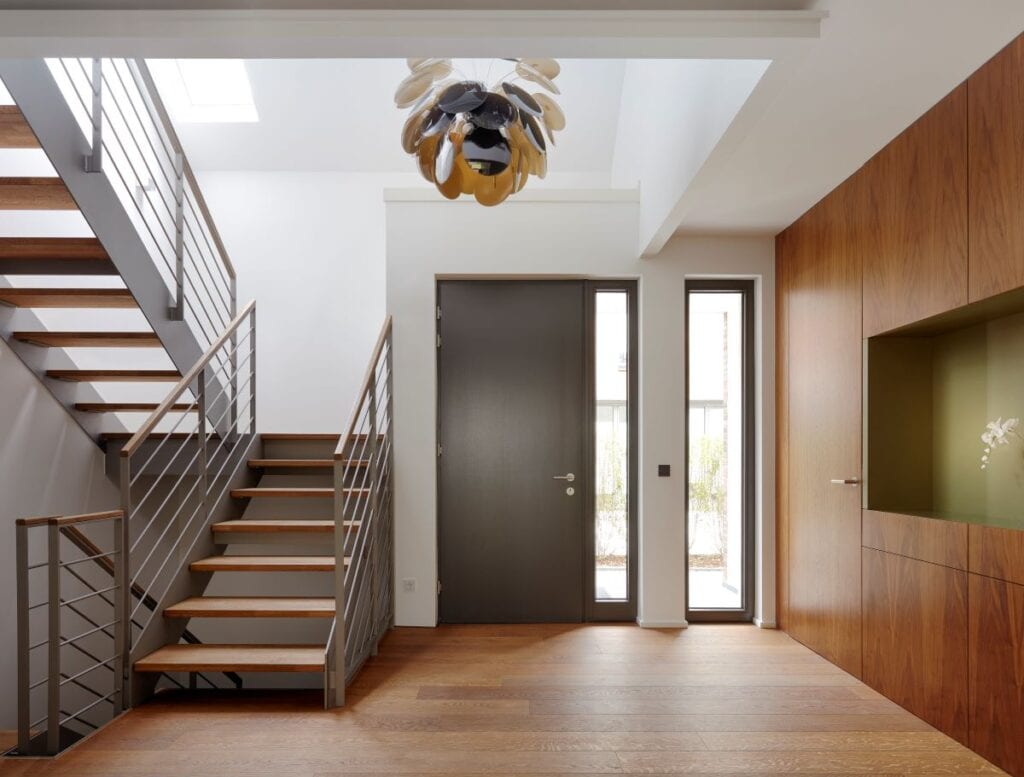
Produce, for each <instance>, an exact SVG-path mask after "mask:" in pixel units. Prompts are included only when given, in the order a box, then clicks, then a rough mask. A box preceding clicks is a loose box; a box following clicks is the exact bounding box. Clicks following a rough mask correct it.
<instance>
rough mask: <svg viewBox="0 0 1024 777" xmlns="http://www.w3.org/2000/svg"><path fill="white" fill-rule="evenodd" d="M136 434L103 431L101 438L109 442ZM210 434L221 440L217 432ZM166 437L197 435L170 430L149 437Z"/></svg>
mask: <svg viewBox="0 0 1024 777" xmlns="http://www.w3.org/2000/svg"><path fill="white" fill-rule="evenodd" d="M134 436H135V432H101V433H100V440H101V441H103V442H108V441H111V440H130V439H131V438H132V437H134ZM208 436H209V437H210V438H211V439H214V440H219V439H220V435H219V434H217V433H212V434H210V435H208ZM166 437H170V438H171V439H172V440H187V439H190V438H195V437H196V433H195V432H170V433H168V432H153V433H152V434H151V435H149V439H150V440H163V439H164V438H166Z"/></svg>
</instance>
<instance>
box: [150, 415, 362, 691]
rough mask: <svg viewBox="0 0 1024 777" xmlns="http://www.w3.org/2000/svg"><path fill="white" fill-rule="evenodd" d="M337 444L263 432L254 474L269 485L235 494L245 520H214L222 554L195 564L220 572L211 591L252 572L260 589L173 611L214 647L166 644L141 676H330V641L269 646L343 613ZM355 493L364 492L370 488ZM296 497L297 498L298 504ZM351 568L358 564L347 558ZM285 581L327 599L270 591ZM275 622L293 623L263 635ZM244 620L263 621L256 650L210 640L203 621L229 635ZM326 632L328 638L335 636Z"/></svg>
mask: <svg viewBox="0 0 1024 777" xmlns="http://www.w3.org/2000/svg"><path fill="white" fill-rule="evenodd" d="M337 441H338V435H286V434H273V435H271V434H267V435H262V436H261V447H262V451H261V452H260V454H261V455H259V456H258V457H254V458H251V459H249V461H248V462H247V464H248V466H249V468H250V469H253V470H257V471H260V472H262V473H263V474H262V479H261V481H260V484H259V485H258V486H257V487H255V488H245V489H236V490H234V491H232V493H231V496H232V498H233V499H235V500H237V502H238V504H239V505H241V506H244V507H245V512H244V513H243V514H242V517H241V518H238V519H235V520H230V521H221V522H218V523H214V524H212V525H211V527H210V531H211V532H212V535H213V538H214V541H215V543H216V544H217V547H218V548H219V549H220V550H221V553H220V554H218V555H214V556H210V557H207V558H201V559H198V560H196V561H193V562H192V563H191V564H190V565H189V568H190V570H191V572H192V573H193V574H194V575H198V576H207V577H209V576H212V578H211V589H213V588H215V587H216V585H217V583H218V582H219V580H220V578H219V576H220V575H228V576H231V577H235V576H245V575H248V577H245V580H247V581H249V582H248V583H246V584H245V586H246V587H249V588H252V589H254V591H253V593H251V594H249V593H247V594H245V595H239V594H237V593H236V594H234V595H221V594H216V593H205V594H204V595H201V596H191V597H188V598H186V599H182V600H180V601H177V602H175V603H173V604H171V605H169V606H167V607H166V608H165V609H164V612H163V615H164V617H165V618H168V619H172V620H185V621H188V623H189V626H188V627H189V629H190V630H191V631H193V632H195V633H197V634H198V635H200V637H202V638H203V641H204V642H207V643H208V644H202V645H169V646H165V647H161V648H158V649H157V650H155V651H154V652H152V653H151V654H149V655H147V656H145V657H143V658H141V659H139V660H137V661H136V662H135V671H136V672H140V673H143V674H151V673H159V672H168V671H174V672H209V671H220V672H321V671H323V669H324V660H325V659H324V650H325V645H324V643H323V642H320V643H312V644H311V643H310V642H308V641H303V642H302V644H279V645H268V644H267V642H268V641H269V640H268V637H267V635H268V634H269V635H271V636H276V635H277V634H280V635H281V637H280V638H279V639H280V640H281V641H282V643H286V642H288V641H289V635H290V634H291V633H292V632H293V631H294V630H295V629H296V628H297V626H296V625H295V624H297V623H299V622H302V621H314V622H322V623H323V628H324V629H326V627H327V625H328V624H329V622H330V619H332V618H333V617H334V614H335V612H334V609H335V605H334V597H333V588H332V585H333V582H332V580H333V574H334V573H335V571H336V570H335V560H334V552H333V542H334V532H335V524H334V518H333V499H332V498H331V497H333V496H334V489H333V487H331V486H330V485H327V484H329V483H331V482H332V480H333V476H334V470H333V461H334V460H333V456H332V454H333V451H334V447H335V445H336V444H337ZM310 481H313V483H311V482H310ZM296 483H301V485H296ZM314 483H315V484H314ZM351 490H352V491H353V493H354V494H357V495H361V493H362V491H361V489H351ZM310 497H312V498H310ZM289 498H297V500H298V501H295V502H289V501H288V499H289ZM357 525H358V523H357V522H346V523H345V525H344V530H345V531H346V532H349V531H351V530H352V529H354V528H355V527H356V526H357ZM345 563H346V565H347V564H348V563H350V559H348V558H346V560H345ZM280 575H285V576H287V575H292V576H295V577H293V586H294V585H299V586H301V587H302V588H304V589H308V590H314V589H316V590H319V591H320V595H312V594H309V595H298V596H297V595H273V594H269V593H268V591H274V590H276V589H277V588H278V584H277V583H275V581H276V580H279V579H281V578H280V577H278V576H280ZM299 576H311V577H308V578H307V577H299ZM236 579H241V577H238V578H236ZM303 580H306V581H307V582H305V583H303V582H302V581H303ZM232 583H234V581H226V583H225V584H226V585H228V586H230V585H231V584H232ZM317 586H319V589H317ZM237 588H238V586H237V585H235V589H237ZM256 589H258V592H257V591H256ZM267 618H286V619H289V621H290V622H291V625H289V626H288V627H287V628H283V629H280V630H276V629H275V630H270V631H268V630H267V629H266V628H265V627H264V628H263V629H260V627H259V622H260V621H264V620H265V619H267ZM239 620H243V621H245V620H248V621H252V622H254V625H253V626H252V628H253V629H254V632H253V633H254V634H256V638H255V639H253V641H252V642H251V643H249V644H245V643H238V642H235V641H232V642H230V643H228V642H214V641H212V640H208V639H207V638H206V637H205V636H204V622H206V623H211V622H212V623H214V624H215V625H216V626H219V627H220V629H221V630H222V631H223V630H224V629H225V628H226V627H225V626H224V623H225V622H231V623H235V622H237V621H239ZM310 628H318V627H316V626H315V625H311V626H310ZM303 633H304V634H306V633H309V632H303ZM232 634H234V632H232ZM323 635H324V637H323V638H324V639H326V630H324V631H323Z"/></svg>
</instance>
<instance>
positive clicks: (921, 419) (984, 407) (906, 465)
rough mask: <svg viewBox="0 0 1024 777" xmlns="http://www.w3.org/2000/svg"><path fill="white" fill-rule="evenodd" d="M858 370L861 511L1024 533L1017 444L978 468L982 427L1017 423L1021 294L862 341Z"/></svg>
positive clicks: (1021, 405) (1023, 341)
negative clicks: (861, 371)
mask: <svg viewBox="0 0 1024 777" xmlns="http://www.w3.org/2000/svg"><path fill="white" fill-rule="evenodd" d="M865 368H866V369H865V381H866V387H865V388H866V391H865V402H866V408H865V410H866V412H865V416H864V417H865V430H864V433H865V445H864V451H865V459H866V461H865V473H866V483H865V496H864V499H865V506H866V507H868V508H869V509H872V510H883V511H887V512H898V513H911V514H916V515H926V516H930V517H936V518H948V519H952V520H959V521H967V522H971V523H981V524H988V525H992V526H1001V527H1005V528H1014V529H1024V441H1021V440H1020V439H1018V438H1015V437H1012V438H1011V443H1010V444H1009V445H1007V446H1001V447H999V448H998V449H997V450H995V451H994V452H993V454H992V455H991V457H990V462H989V465H988V468H987V469H984V470H983V469H982V468H981V456H982V453H983V452H984V448H985V445H984V443H983V442H982V441H981V434H982V433H983V432H984V431H985V426H986V424H987V423H988V422H989V421H993V420H995V419H996V418H999V417H1002V418H1003V419H1006V418H1010V417H1013V418H1021V419H1024V294H1021V293H1020V292H1014V293H1012V294H1009V295H1001V296H1000V297H995V298H992V299H991V300H985V301H984V302H981V303H977V304H975V305H970V306H967V307H964V308H959V309H957V310H955V311H951V312H950V313H946V314H943V315H941V316H937V317H935V318H933V319H928V320H927V321H924V322H920V323H918V324H913V325H911V326H908V327H903V328H902V329H899V330H896V331H894V332H890V333H886V334H883V335H878V336H876V337H872V338H869V339H868V340H867V341H866V347H865ZM1019 431H1021V433H1022V434H1024V428H1021V429H1020V430H1019Z"/></svg>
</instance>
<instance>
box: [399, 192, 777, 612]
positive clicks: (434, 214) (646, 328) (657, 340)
mask: <svg viewBox="0 0 1024 777" xmlns="http://www.w3.org/2000/svg"><path fill="white" fill-rule="evenodd" d="M637 220H638V205H637V203H636V201H635V196H633V195H630V194H626V195H623V194H621V193H620V194H616V193H614V192H595V193H586V192H576V193H561V194H559V193H556V192H534V193H530V192H528V191H527V192H523V193H521V194H520V195H517V198H516V199H515V200H514V201H513V200H510V201H508V202H507V203H505V204H503V205H501V206H500V207H498V208H494V209H484V208H480V207H478V206H476V205H474V204H472V203H462V202H454V203H453V202H446V201H437V198H429V199H428V198H425V197H424V196H423V195H422V194H421V193H418V192H406V191H403V192H392V193H390V194H389V196H388V203H387V244H386V245H387V305H388V310H389V312H390V313H391V314H392V315H393V316H394V372H395V386H394V394H395V397H394V401H395V445H396V451H395V452H396V460H395V471H396V488H397V493H396V526H397V549H396V553H397V573H396V577H397V578H398V579H403V578H414V579H416V581H417V583H416V590H415V591H414V592H411V593H410V592H404V591H402V590H399V591H398V592H397V622H398V623H399V624H402V625H418V626H433V625H434V624H435V623H436V619H437V598H436V595H435V590H436V580H437V536H436V535H437V511H436V481H435V445H436V438H435V428H436V412H435V408H436V371H435V366H436V362H435V343H434V304H435V283H436V276H437V275H459V274H463V275H481V276H482V275H509V274H511V275H531V276H537V275H540V276H545V275H563V276H564V275H570V276H582V277H605V278H608V277H620V278H621V277H628V278H639V279H640V299H639V303H640V451H639V457H640V458H639V464H640V494H639V516H640V548H639V554H640V620H641V622H642V623H643V624H644V625H648V626H658V625H665V626H678V625H683V624H684V623H685V612H686V607H685V603H686V598H685V586H686V581H685V579H684V571H683V569H684V567H683V559H684V556H685V553H686V543H685V539H684V535H685V515H684V512H683V498H684V489H685V484H686V478H685V474H684V471H683V455H684V442H685V440H684V423H685V409H684V405H683V401H684V391H683V388H684V379H685V365H684V358H683V356H684V334H685V321H684V304H683V303H684V282H685V279H686V277H687V276H709V275H734V276H743V277H755V278H758V279H759V284H758V293H759V300H758V302H759V306H760V309H761V311H762V317H761V325H760V326H759V329H758V340H759V343H758V360H759V367H760V373H761V374H760V376H759V398H760V403H759V405H760V406H759V409H758V412H759V427H758V432H759V435H758V436H759V445H760V446H761V455H760V456H759V459H758V466H759V469H760V474H761V477H760V478H759V484H760V486H759V494H758V500H757V501H758V507H759V510H758V525H759V538H758V553H759V559H758V569H759V572H766V573H767V572H770V571H771V566H772V562H771V559H772V558H773V556H774V551H773V550H772V548H773V547H774V531H773V527H774V514H773V511H772V504H773V497H772V494H773V493H774V458H773V451H774V435H773V424H772V421H773V419H774V406H773V404H772V394H773V391H774V373H773V369H772V368H773V356H772V354H773V348H774V330H773V322H774V305H773V303H774V242H773V240H772V239H771V238H732V239H729V238H718V239H715V238H675V239H673V240H672V241H671V242H670V243H669V245H668V246H667V247H666V248H665V250H664V251H662V253H661V254H660V255H659V256H657V257H655V258H653V259H644V260H640V259H637V258H636V256H637V251H636V236H637V223H638V222H637ZM456 236H457V239H456ZM658 464H671V465H672V467H673V473H674V474H673V476H672V477H671V478H658V477H657V465H658ZM399 588H401V586H399ZM761 593H762V596H761V601H759V602H758V603H757V605H758V606H757V617H758V619H759V620H760V621H762V622H764V623H765V624H766V625H769V624H772V623H773V622H774V619H775V613H774V604H773V602H774V588H773V587H772V586H770V585H768V586H762V592H761Z"/></svg>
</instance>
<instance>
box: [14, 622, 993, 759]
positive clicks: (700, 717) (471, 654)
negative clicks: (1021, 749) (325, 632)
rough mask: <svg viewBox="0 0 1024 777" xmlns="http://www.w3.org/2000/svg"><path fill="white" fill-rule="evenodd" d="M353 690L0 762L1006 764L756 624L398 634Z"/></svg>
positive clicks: (206, 710)
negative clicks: (338, 700) (342, 697)
mask: <svg viewBox="0 0 1024 777" xmlns="http://www.w3.org/2000/svg"><path fill="white" fill-rule="evenodd" d="M744 680H746V682H744ZM316 681H317V678H315V677H312V679H311V680H310V683H311V684H315V683H316ZM247 684H248V683H247ZM346 698H347V702H348V703H347V705H346V706H345V707H343V708H339V709H334V710H329V711H324V710H323V708H322V706H321V705H322V692H321V691H320V690H319V689H317V688H313V689H310V690H294V691H292V690H281V691H258V690H246V691H174V692H165V693H161V694H158V695H157V696H156V697H154V698H153V699H152V700H150V701H149V702H147V703H145V704H143V705H141V706H139V707H137V708H136V709H134V710H132V711H130V712H128V713H127V714H125V715H123V716H122V717H120V718H119V719H117V720H116V721H114V722H113V723H112V724H110V725H109V726H107V727H106V728H104V729H102V730H101V731H100V732H98V733H97V734H95V735H94V736H92V737H90V738H88V739H87V740H85V741H84V742H82V743H81V744H79V745H78V746H76V747H74V748H72V749H71V750H69V751H68V752H66V753H65V754H64V755H62V756H61V757H59V758H57V759H54V760H52V761H45V760H32V761H27V760H26V761H13V760H8V761H0V777H7V776H8V775H10V776H11V777H14V776H16V775H17V776H20V775H25V777H29V776H31V777H38V776H42V777H65V776H67V777H70V776H72V775H73V776H74V777H79V776H81V777H100V776H101V775H102V776H103V777H143V776H145V777H180V775H190V777H271V775H273V777H291V776H292V775H295V777H299V776H300V775H301V777H357V776H358V775H385V774H387V775H399V776H400V777H415V776H416V775H430V776H431V777H441V776H444V777H454V776H456V775H465V776H466V777H470V775H501V776H502V777H513V776H514V775H531V776H532V777H541V776H542V775H543V776H552V777H553V776H554V775H570V774H573V775H580V774H585V775H589V776H590V777H596V776H597V775H619V777H622V776H623V775H641V774H690V775H705V776H710V775H782V774H798V775H805V776H806V777H813V775H830V777H839V776H840V775H853V774H857V775H865V774H870V775H928V774H935V775H939V774H945V775H948V774H999V773H1000V772H999V771H998V770H997V769H996V768H995V767H993V766H992V765H991V764H988V763H987V762H986V761H984V760H983V759H981V758H980V757H979V756H977V755H975V754H973V753H971V752H970V751H969V750H967V749H965V748H964V747H962V746H961V745H960V744H958V743H957V742H955V741H953V740H952V739H950V738H949V737H946V736H945V735H943V734H941V733H939V732H938V731H936V730H935V729H933V728H932V727H930V726H929V725H927V724H926V723H924V722H923V721H921V720H920V719H918V718H916V717H914V716H913V715H911V714H910V713H908V712H906V711H905V710H903V709H901V708H899V707H897V706H896V705H895V704H893V703H891V702H889V701H887V700H884V699H882V698H880V697H879V696H878V694H876V693H875V692H874V691H871V690H870V689H868V688H867V686H864V685H862V684H861V683H860V682H859V681H857V680H856V679H854V678H853V677H851V676H850V675H848V674H846V673H845V672H842V671H841V670H839V669H837V668H836V667H834V666H832V665H831V664H828V663H827V662H824V661H823V660H821V659H820V658H819V657H818V656H815V655H814V654H813V653H811V652H810V651H809V650H808V649H806V648H804V647H803V646H801V645H799V644H797V643H796V642H794V641H792V640H790V639H789V637H787V636H786V635H785V634H781V633H779V632H770V631H763V630H759V629H756V628H753V627H750V626H740V627H736V626H728V627H725V626H722V627H719V626H694V627H691V628H690V629H689V630H686V631H672V632H668V631H659V632H652V631H647V630H642V629H639V628H636V627H623V626H607V625H589V626H564V625H560V626H559V625H538V626H480V627H467V626H453V627H448V626H442V627H439V628H437V629H395V630H393V631H392V632H390V633H389V634H388V635H387V636H386V637H385V639H384V641H383V642H382V644H381V646H380V653H379V654H378V655H377V656H375V657H373V658H371V659H369V661H368V662H367V664H366V667H365V668H364V670H363V671H362V672H361V673H360V674H359V675H358V676H357V677H356V679H355V681H354V682H353V684H352V685H351V686H350V687H349V689H348V692H347V695H346Z"/></svg>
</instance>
